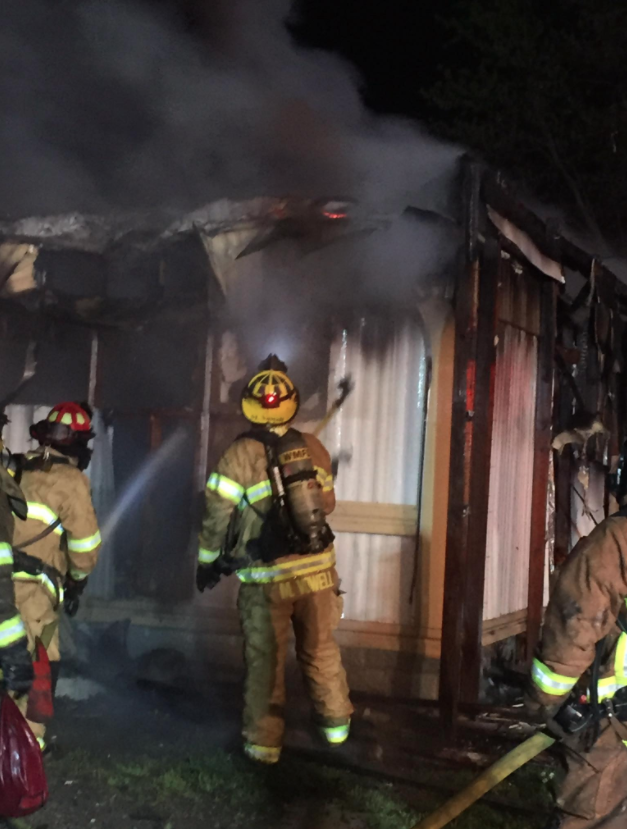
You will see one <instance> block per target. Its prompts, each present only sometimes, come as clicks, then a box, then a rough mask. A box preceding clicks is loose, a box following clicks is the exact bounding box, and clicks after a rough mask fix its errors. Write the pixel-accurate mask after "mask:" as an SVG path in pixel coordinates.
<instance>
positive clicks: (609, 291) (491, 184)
mask: <svg viewBox="0 0 627 829" xmlns="http://www.w3.org/2000/svg"><path fill="white" fill-rule="evenodd" d="M482 195H483V198H484V200H485V201H486V203H487V204H489V205H490V206H491V207H492V208H494V210H496V211H497V212H498V213H500V214H501V215H502V216H504V217H506V218H507V219H509V220H510V221H512V222H514V224H515V225H517V226H518V227H519V228H520V229H521V230H523V231H524V232H525V233H527V234H528V235H529V237H530V238H531V240H532V241H533V243H534V244H535V245H536V246H537V247H538V248H539V249H540V250H541V251H542V252H543V253H545V254H546V255H547V256H550V257H551V258H552V259H555V261H557V262H561V263H562V264H563V265H565V266H566V267H568V268H571V269H572V270H575V271H578V272H579V273H581V274H582V275H583V276H585V277H586V279H589V278H590V274H591V272H592V269H593V268H594V269H595V280H596V287H597V289H598V290H599V292H600V294H601V298H602V300H603V301H604V302H605V303H606V304H608V305H610V306H611V305H614V304H615V303H616V301H617V300H618V301H620V302H621V304H627V286H624V285H623V284H622V283H620V282H618V281H617V279H616V277H615V275H614V274H613V273H612V272H611V271H610V270H608V268H606V267H605V266H604V265H602V264H600V261H599V260H600V258H601V257H599V256H593V255H591V254H589V253H587V252H586V251H584V250H582V249H581V248H579V247H577V245H574V244H573V243H572V242H569V241H568V239H565V238H564V237H563V236H561V235H559V234H557V233H555V232H553V231H551V230H550V229H549V228H548V227H547V225H546V224H545V222H543V221H542V219H540V218H539V217H538V216H536V214H535V213H533V212H532V211H531V210H529V208H527V207H525V205H524V204H522V203H521V202H520V201H519V200H518V199H517V198H516V196H515V194H514V193H513V192H512V191H511V189H509V188H508V187H507V185H506V184H505V182H504V181H503V180H502V178H501V177H500V175H498V174H496V173H494V172H493V171H490V170H488V171H486V172H485V173H484V175H483V180H482Z"/></svg>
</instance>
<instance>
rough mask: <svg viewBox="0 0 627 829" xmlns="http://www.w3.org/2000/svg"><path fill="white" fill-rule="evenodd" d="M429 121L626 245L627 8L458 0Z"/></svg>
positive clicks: (572, 0)
mask: <svg viewBox="0 0 627 829" xmlns="http://www.w3.org/2000/svg"><path fill="white" fill-rule="evenodd" d="M447 29H448V32H449V38H448V41H447V45H446V52H445V55H444V60H443V64H444V66H443V70H442V73H441V75H440V77H439V79H437V80H435V82H434V83H433V84H431V86H430V87H429V88H426V89H424V90H423V93H424V95H425V98H426V100H427V101H428V103H429V104H430V107H431V124H432V126H433V127H434V128H435V129H436V130H437V131H438V132H439V133H440V134H441V135H445V136H448V137H451V138H455V139H456V140H460V141H463V142H464V143H466V144H467V145H470V146H471V147H472V148H473V149H475V150H477V151H479V152H480V153H481V154H482V155H483V156H484V157H485V158H486V159H487V160H488V161H489V162H491V163H493V164H496V165H499V166H502V167H503V168H504V169H505V170H506V171H507V172H508V173H509V174H510V175H512V176H513V177H516V178H519V179H520V180H521V181H525V182H527V183H528V185H529V186H530V187H531V188H532V189H533V191H534V192H535V194H536V195H537V196H539V197H540V198H542V199H546V200H548V201H550V202H551V203H552V204H557V205H559V206H561V207H563V208H564V209H565V210H566V211H567V212H568V213H569V214H570V216H571V217H572V218H573V219H574V220H575V221H577V222H578V223H579V224H580V225H581V226H582V227H585V228H586V229H587V230H588V231H589V232H590V233H591V234H593V235H594V236H595V237H596V240H597V242H598V243H599V244H600V245H602V239H603V237H604V238H605V239H606V240H608V239H609V240H611V241H612V243H614V244H617V243H618V244H620V246H621V248H625V247H627V60H626V54H627V49H626V47H627V3H622V2H617V0H544V1H543V2H541V1H540V0H460V2H459V3H458V4H457V6H456V7H455V9H454V13H453V14H452V15H451V16H449V19H448V21H447Z"/></svg>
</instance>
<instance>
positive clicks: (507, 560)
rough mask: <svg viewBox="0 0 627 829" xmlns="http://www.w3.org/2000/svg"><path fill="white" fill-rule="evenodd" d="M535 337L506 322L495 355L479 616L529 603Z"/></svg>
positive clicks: (494, 616) (496, 615)
mask: <svg viewBox="0 0 627 829" xmlns="http://www.w3.org/2000/svg"><path fill="white" fill-rule="evenodd" d="M536 377H537V338H536V337H535V336H533V335H531V334H527V333H526V332H524V331H521V330H519V329H517V328H514V327H512V326H510V325H505V326H504V328H503V333H502V335H501V336H500V338H499V342H498V345H497V356H496V376H495V383H496V385H495V400H494V423H493V430H492V455H491V462H490V492H489V503H488V528H487V542H486V574H485V594H484V608H483V618H484V619H485V620H488V619H498V618H499V617H501V616H505V615H507V614H509V613H514V612H516V611H519V610H524V609H525V608H526V607H527V590H528V586H529V547H530V543H531V496H532V487H533V461H534V457H533V456H534V437H535V405H536Z"/></svg>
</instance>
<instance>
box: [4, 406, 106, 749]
mask: <svg viewBox="0 0 627 829" xmlns="http://www.w3.org/2000/svg"><path fill="white" fill-rule="evenodd" d="M31 436H32V437H33V438H34V439H35V440H37V441H38V443H39V444H40V449H38V450H36V451H35V452H31V453H29V454H28V455H26V456H23V457H21V458H19V457H18V460H17V464H16V471H15V478H16V480H17V481H19V483H20V485H21V487H22V490H23V492H24V495H25V496H26V502H27V506H28V516H27V520H26V521H23V522H22V521H20V522H16V526H15V534H14V536H13V548H14V557H15V564H14V573H13V580H14V584H15V597H16V603H17V607H18V610H19V612H20V614H21V616H22V619H23V620H24V624H25V625H26V631H27V634H28V642H29V647H30V650H31V653H33V652H34V650H35V645H36V640H37V639H39V640H40V641H41V642H42V643H43V644H44V645H45V647H46V650H47V652H48V658H49V659H50V662H51V667H52V669H53V684H54V678H55V674H56V671H55V669H58V663H59V659H60V654H59V633H58V620H59V617H58V614H59V612H60V609H61V607H62V606H63V604H64V602H65V610H66V612H68V613H69V614H70V615H73V614H74V613H75V612H76V610H77V609H78V601H79V596H80V595H81V593H82V592H83V590H84V589H85V586H86V584H87V577H88V576H89V574H90V573H91V571H92V570H93V569H94V567H95V566H96V561H97V559H98V552H99V549H100V543H101V541H100V532H99V530H98V523H97V520H96V514H95V512H94V507H93V504H92V500H91V492H90V486H89V480H88V479H87V477H86V476H85V475H84V474H83V470H84V469H86V468H87V466H88V464H89V460H90V457H91V450H90V449H89V447H88V442H89V440H90V439H91V438H92V437H93V432H92V431H91V411H90V410H89V407H88V406H86V405H85V404H81V405H78V404H77V403H61V404H59V405H58V406H55V407H54V408H53V409H52V410H51V411H50V413H49V414H48V417H47V418H46V419H45V420H42V421H40V422H39V423H36V424H34V425H33V426H31ZM24 710H25V709H24ZM29 724H30V726H31V728H32V730H33V733H34V734H35V736H36V737H37V739H38V740H39V743H40V745H41V746H42V747H43V746H44V735H45V725H43V724H42V723H33V722H30V721H29Z"/></svg>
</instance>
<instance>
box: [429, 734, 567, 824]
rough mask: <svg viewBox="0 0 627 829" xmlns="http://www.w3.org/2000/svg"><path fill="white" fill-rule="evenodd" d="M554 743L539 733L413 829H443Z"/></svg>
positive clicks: (553, 740)
mask: <svg viewBox="0 0 627 829" xmlns="http://www.w3.org/2000/svg"><path fill="white" fill-rule="evenodd" d="M554 743H555V738H554V737H551V736H549V735H548V734H545V733H544V732H542V731H540V732H538V733H537V734H534V735H533V737H530V738H529V739H528V740H525V742H524V743H521V744H520V745H518V746H516V748H515V749H513V751H510V752H509V754H506V755H505V756H504V757H501V758H500V760H497V761H496V763H494V764H493V765H492V766H490V768H489V769H486V770H485V771H484V772H482V773H481V774H480V775H479V777H477V778H475V779H474V780H473V782H472V783H471V784H470V785H469V786H467V787H466V788H465V789H464V790H463V791H461V792H459V794H456V795H455V796H454V797H452V798H451V799H450V800H448V801H447V802H446V803H445V804H444V805H443V806H440V808H439V809H436V811H435V812H433V813H432V814H430V815H428V817H426V818H425V819H424V820H421V821H420V823H418V824H417V825H416V826H414V829H442V827H443V826H446V825H447V824H448V823H450V822H451V821H452V820H454V819H455V818H456V817H458V816H459V815H461V813H462V812H465V811H466V809H468V808H469V807H470V806H472V804H473V803H476V801H477V800H479V798H481V797H483V795H484V794H486V793H487V792H489V791H490V790H491V789H493V788H494V787H495V786H496V785H497V784H498V783H500V782H501V781H502V780H505V778H506V777H509V776H510V774H513V773H514V772H515V771H516V770H517V769H519V768H521V766H524V765H525V764H526V763H528V762H529V761H530V760H533V758H534V757H537V756H538V754H540V753H541V752H542V751H545V749H547V748H549V747H550V746H552V745H553V744H554Z"/></svg>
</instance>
